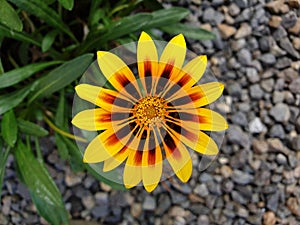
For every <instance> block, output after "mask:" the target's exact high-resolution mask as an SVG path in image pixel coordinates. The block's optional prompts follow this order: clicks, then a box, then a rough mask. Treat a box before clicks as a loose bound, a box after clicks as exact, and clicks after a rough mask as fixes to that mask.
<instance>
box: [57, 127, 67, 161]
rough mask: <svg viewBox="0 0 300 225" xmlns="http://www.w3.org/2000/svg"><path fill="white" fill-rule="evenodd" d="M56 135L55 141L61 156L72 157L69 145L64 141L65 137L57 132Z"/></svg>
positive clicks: (63, 157)
mask: <svg viewBox="0 0 300 225" xmlns="http://www.w3.org/2000/svg"><path fill="white" fill-rule="evenodd" d="M54 136H55V143H56V146H57V150H58V153H59V155H60V157H61V158H62V159H69V158H70V157H69V151H68V147H67V145H66V143H65V142H64V140H63V138H62V137H61V136H60V135H59V134H58V133H55V134H54Z"/></svg>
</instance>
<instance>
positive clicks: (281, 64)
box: [275, 57, 292, 69]
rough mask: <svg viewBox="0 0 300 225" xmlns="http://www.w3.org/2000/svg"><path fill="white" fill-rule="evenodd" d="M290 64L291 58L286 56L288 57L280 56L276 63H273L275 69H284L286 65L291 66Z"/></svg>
mask: <svg viewBox="0 0 300 225" xmlns="http://www.w3.org/2000/svg"><path fill="white" fill-rule="evenodd" d="M291 64H292V60H291V59H290V58H288V57H282V58H280V59H278V60H277V63H276V65H275V67H276V68H277V69H284V68H286V67H289V66H291Z"/></svg>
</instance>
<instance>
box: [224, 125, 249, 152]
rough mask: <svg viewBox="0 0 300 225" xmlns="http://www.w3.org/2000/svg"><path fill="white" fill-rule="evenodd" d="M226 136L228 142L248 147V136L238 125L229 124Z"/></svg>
mask: <svg viewBox="0 0 300 225" xmlns="http://www.w3.org/2000/svg"><path fill="white" fill-rule="evenodd" d="M227 137H228V140H229V141H230V142H232V143H234V144H238V145H240V146H242V147H244V148H249V146H250V140H249V136H248V135H247V134H246V133H245V132H243V131H242V129H241V128H240V127H239V126H236V125H232V126H229V129H228V130H227Z"/></svg>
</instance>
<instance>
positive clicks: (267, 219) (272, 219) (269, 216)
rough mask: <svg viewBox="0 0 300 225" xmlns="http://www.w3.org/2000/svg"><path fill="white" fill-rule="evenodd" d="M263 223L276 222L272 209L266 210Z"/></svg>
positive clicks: (267, 224)
mask: <svg viewBox="0 0 300 225" xmlns="http://www.w3.org/2000/svg"><path fill="white" fill-rule="evenodd" d="M263 219H264V225H274V224H275V223H276V217H275V214H274V213H273V212H272V211H268V212H266V213H265V214H264V216H263Z"/></svg>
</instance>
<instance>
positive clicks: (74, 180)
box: [65, 172, 83, 187]
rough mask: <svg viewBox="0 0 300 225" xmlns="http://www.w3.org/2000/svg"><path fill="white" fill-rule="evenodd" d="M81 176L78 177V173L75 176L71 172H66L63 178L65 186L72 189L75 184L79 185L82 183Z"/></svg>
mask: <svg viewBox="0 0 300 225" xmlns="http://www.w3.org/2000/svg"><path fill="white" fill-rule="evenodd" d="M82 176H83V175H81V176H80V175H79V173H78V174H76V175H75V174H74V173H72V172H67V173H66V176H65V182H66V185H67V186H68V187H73V186H75V185H77V184H80V183H81V182H82Z"/></svg>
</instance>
